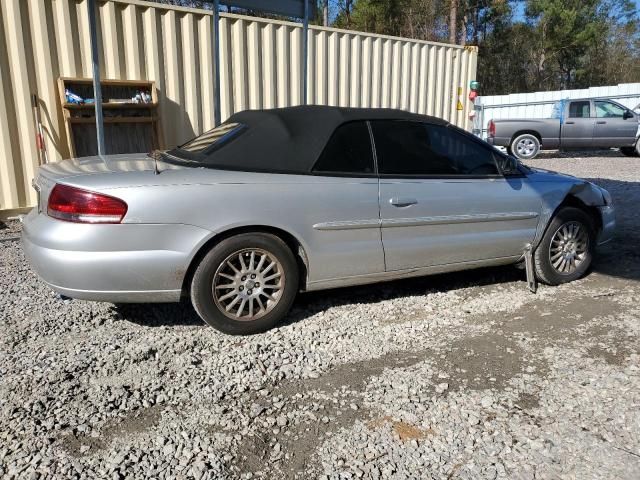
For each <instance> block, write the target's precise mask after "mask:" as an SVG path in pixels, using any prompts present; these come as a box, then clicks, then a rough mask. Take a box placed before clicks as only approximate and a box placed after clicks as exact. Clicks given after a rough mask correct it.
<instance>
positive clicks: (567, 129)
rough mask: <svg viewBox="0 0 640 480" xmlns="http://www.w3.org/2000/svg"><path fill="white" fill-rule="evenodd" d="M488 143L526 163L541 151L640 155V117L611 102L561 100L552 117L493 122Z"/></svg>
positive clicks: (490, 124) (489, 130)
mask: <svg viewBox="0 0 640 480" xmlns="http://www.w3.org/2000/svg"><path fill="white" fill-rule="evenodd" d="M487 130H488V138H487V141H488V142H489V143H490V144H492V145H495V146H502V147H506V148H507V151H508V152H509V154H511V155H514V156H516V157H518V158H520V159H522V160H527V159H531V158H534V157H535V156H536V155H538V153H539V152H540V150H543V149H544V150H555V149H560V150H571V149H578V150H588V149H600V148H612V147H617V148H620V151H621V152H622V153H623V154H625V155H629V156H638V155H640V141H639V137H640V115H638V114H636V113H634V112H633V111H631V110H630V109H628V108H626V107H624V106H622V105H620V104H619V103H616V102H614V101H611V100H596V99H580V100H560V101H559V102H556V104H555V105H554V107H553V113H552V118H548V119H509V120H489V124H488V127H487Z"/></svg>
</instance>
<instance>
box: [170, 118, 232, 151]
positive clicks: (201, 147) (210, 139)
mask: <svg viewBox="0 0 640 480" xmlns="http://www.w3.org/2000/svg"><path fill="white" fill-rule="evenodd" d="M242 129H243V125H242V124H240V123H223V124H222V125H220V126H218V127H216V128H212V129H211V130H209V131H208V132H204V133H203V134H202V135H200V136H198V137H196V138H194V139H192V140H189V141H188V142H187V143H185V144H183V145H180V146H179V147H178V148H177V149H176V150H183V151H185V152H189V153H203V152H204V151H205V150H208V149H209V147H213V146H214V145H219V144H222V143H224V142H225V141H226V140H229V139H230V138H231V137H233V136H234V135H236V134H237V133H239V132H240V131H241V130H242Z"/></svg>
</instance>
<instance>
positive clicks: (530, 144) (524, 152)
mask: <svg viewBox="0 0 640 480" xmlns="http://www.w3.org/2000/svg"><path fill="white" fill-rule="evenodd" d="M516 151H517V152H518V154H519V155H521V156H523V157H528V156H529V155H532V154H533V153H534V152H535V151H536V144H535V142H534V141H533V140H531V139H530V138H523V139H522V140H520V141H519V142H518V143H517V144H516Z"/></svg>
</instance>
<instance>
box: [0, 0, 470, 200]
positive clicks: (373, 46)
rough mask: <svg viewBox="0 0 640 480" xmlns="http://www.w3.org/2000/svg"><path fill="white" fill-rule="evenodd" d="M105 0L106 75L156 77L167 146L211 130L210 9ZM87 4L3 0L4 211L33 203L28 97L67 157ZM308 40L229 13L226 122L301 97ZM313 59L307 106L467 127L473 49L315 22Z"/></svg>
mask: <svg viewBox="0 0 640 480" xmlns="http://www.w3.org/2000/svg"><path fill="white" fill-rule="evenodd" d="M97 3H98V12H97V16H98V38H99V42H100V48H99V55H100V63H101V74H102V76H103V78H108V79H134V80H136V79H144V80H154V81H155V82H156V86H157V88H158V93H159V101H160V115H161V118H162V123H163V130H164V138H165V142H166V143H167V146H171V145H175V144H177V143H180V142H183V141H185V140H187V139H188V138H190V137H193V136H194V135H196V134H198V133H201V132H202V131H204V130H206V129H208V128H210V127H212V125H213V107H214V98H213V87H214V77H213V65H212V58H213V56H212V49H213V40H212V38H213V35H212V19H213V16H212V15H211V13H210V12H208V11H204V10H196V9H190V8H180V7H170V6H165V5H159V4H157V3H149V2H144V1H139V0H99V1H98V2H97ZM87 8H88V2H87V0H1V1H0V211H7V210H9V209H16V208H20V207H27V206H31V205H33V204H34V202H35V200H36V199H35V192H34V191H33V190H32V189H31V188H30V182H31V179H32V178H33V176H34V173H35V170H36V168H37V164H38V161H37V158H38V155H37V150H36V146H35V126H34V119H33V113H32V108H31V100H30V95H31V94H33V93H35V94H37V96H38V99H39V102H40V107H41V111H42V115H43V123H44V127H45V130H46V147H47V150H48V153H49V157H50V160H52V161H56V160H60V159H63V158H66V157H68V154H69V153H68V149H67V146H66V143H65V142H66V132H65V125H64V121H63V118H62V111H61V106H60V100H59V97H58V90H57V79H58V77H61V76H63V77H87V78H88V77H91V48H90V40H89V25H88V11H87ZM301 48H302V26H301V24H298V23H291V22H278V21H270V20H263V19H256V18H251V17H243V16H238V15H228V14H227V15H225V14H222V15H221V20H220V49H221V50H220V55H221V79H220V83H221V105H220V107H221V114H222V119H223V120H224V119H225V118H227V117H228V116H229V115H231V114H232V113H234V112H236V111H239V110H244V109H248V108H269V107H283V106H288V105H297V104H300V103H302V98H301V95H302V87H301V75H302V64H301V61H300V58H301ZM309 56H310V58H311V61H310V64H309V73H308V78H309V91H308V99H307V100H308V103H317V104H327V105H342V106H361V107H368V106H371V107H394V108H402V109H406V110H411V111H414V112H420V113H427V114H430V115H435V116H438V117H442V118H445V119H447V120H449V121H451V122H452V123H455V124H457V125H459V126H461V127H463V128H468V127H469V125H468V121H467V118H468V112H469V111H470V107H471V105H470V103H469V102H468V100H467V99H466V94H467V86H468V83H469V81H470V80H472V79H473V78H474V77H475V72H476V62H477V51H476V49H475V47H470V48H462V47H457V46H451V45H445V44H437V43H429V42H422V41H414V40H408V39H402V38H393V37H385V36H378V35H368V34H362V33H357V32H350V31H343V30H336V29H331V28H321V27H311V29H310V31H309ZM458 88H462V89H463V93H462V95H461V97H460V99H461V101H462V103H463V104H464V110H462V111H457V110H456V103H457V100H458V95H457V90H458Z"/></svg>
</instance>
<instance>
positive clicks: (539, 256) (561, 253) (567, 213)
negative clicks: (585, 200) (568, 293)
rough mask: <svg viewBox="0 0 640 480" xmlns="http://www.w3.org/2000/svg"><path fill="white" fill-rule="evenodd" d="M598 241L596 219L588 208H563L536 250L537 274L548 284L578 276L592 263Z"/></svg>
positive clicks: (571, 279)
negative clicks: (590, 214) (594, 221)
mask: <svg viewBox="0 0 640 480" xmlns="http://www.w3.org/2000/svg"><path fill="white" fill-rule="evenodd" d="M595 243H596V231H595V227H594V224H593V219H592V218H591V217H590V216H589V215H588V214H587V213H586V212H584V211H583V210H580V209H579V208H574V207H564V208H562V209H560V210H559V211H558V213H557V214H556V216H555V217H553V219H552V220H551V222H550V223H549V226H548V227H547V231H546V232H545V234H544V236H543V237H542V241H541V242H540V245H538V247H537V248H536V251H535V253H534V257H533V258H534V262H535V269H536V276H537V277H538V278H539V279H540V280H541V281H542V282H544V283H546V284H547V285H560V284H561V283H567V282H572V281H573V280H577V279H578V278H580V277H582V276H583V275H584V274H585V273H586V271H587V270H588V268H589V266H590V265H591V260H592V259H593V252H594V249H595Z"/></svg>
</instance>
